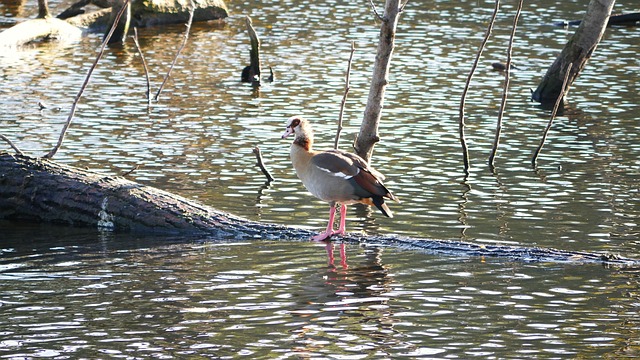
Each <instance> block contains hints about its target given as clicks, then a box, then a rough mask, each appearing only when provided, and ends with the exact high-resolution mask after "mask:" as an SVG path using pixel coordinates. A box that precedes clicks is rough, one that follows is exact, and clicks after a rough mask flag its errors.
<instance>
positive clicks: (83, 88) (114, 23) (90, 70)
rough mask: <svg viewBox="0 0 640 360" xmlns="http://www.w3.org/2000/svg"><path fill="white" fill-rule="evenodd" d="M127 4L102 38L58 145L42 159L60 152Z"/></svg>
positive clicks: (127, 0)
mask: <svg viewBox="0 0 640 360" xmlns="http://www.w3.org/2000/svg"><path fill="white" fill-rule="evenodd" d="M128 4H129V0H124V5H123V6H122V9H120V12H118V15H117V16H116V19H115V21H114V22H113V25H112V26H111V30H110V31H109V33H108V34H107V36H105V37H104V40H103V41H102V46H100V50H99V51H98V56H96V60H95V61H94V62H93V64H91V67H90V68H89V71H88V72H87V76H86V77H85V78H84V82H83V83H82V86H81V87H80V91H78V94H77V95H76V98H75V99H74V100H73V104H71V111H70V112H69V116H68V117H67V122H66V123H65V124H64V127H63V128H62V131H61V132H60V137H59V138H58V143H57V144H56V146H54V147H53V149H51V151H49V152H48V153H47V154H46V155H45V156H44V158H46V159H51V158H52V157H53V156H54V155H55V154H56V153H57V152H58V150H60V147H61V146H62V142H63V141H64V137H65V135H66V134H67V130H69V127H70V126H71V120H73V116H74V115H75V114H76V108H77V107H78V102H80V98H81V97H82V94H83V93H84V90H85V89H86V88H87V85H89V80H91V75H92V74H93V70H95V69H96V66H98V61H100V59H102V55H103V54H104V48H105V47H106V46H107V43H109V40H110V39H111V36H112V35H113V32H114V31H115V29H116V26H117V24H118V22H119V21H120V17H122V14H124V12H125V11H126V10H127V8H128V6H127V5H128Z"/></svg>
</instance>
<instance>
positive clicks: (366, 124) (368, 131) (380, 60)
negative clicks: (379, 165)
mask: <svg viewBox="0 0 640 360" xmlns="http://www.w3.org/2000/svg"><path fill="white" fill-rule="evenodd" d="M400 8H401V3H400V0H386V1H385V5H384V15H383V16H382V26H381V28H380V40H379V42H378V50H377V54H376V60H375V63H374V65H373V77H372V79H371V87H370V88H369V97H368V99H367V106H366V107H365V109H364V118H363V119H362V125H360V132H359V133H358V138H357V139H356V142H355V145H354V148H355V151H356V153H357V154H358V155H360V156H361V157H362V158H363V159H365V160H366V161H367V162H370V161H371V156H372V155H373V147H374V146H375V144H376V143H377V142H378V141H380V135H379V134H378V124H379V123H380V118H381V116H382V108H383V105H384V94H385V90H386V88H387V85H388V84H389V67H390V64H391V55H392V54H393V48H394V43H395V37H396V27H397V26H398V19H399V18H400Z"/></svg>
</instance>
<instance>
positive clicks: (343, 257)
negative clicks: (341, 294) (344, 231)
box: [325, 241, 349, 270]
mask: <svg viewBox="0 0 640 360" xmlns="http://www.w3.org/2000/svg"><path fill="white" fill-rule="evenodd" d="M325 243H326V245H325V249H326V250H327V265H329V267H330V268H334V269H335V268H336V267H337V266H336V265H335V264H334V262H335V255H334V253H333V248H334V244H333V242H331V241H325ZM338 247H339V248H340V266H341V267H342V268H343V269H345V270H346V269H348V268H349V265H347V251H346V244H345V243H340V244H339V246H338Z"/></svg>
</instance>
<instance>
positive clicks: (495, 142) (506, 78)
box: [489, 0, 523, 170]
mask: <svg viewBox="0 0 640 360" xmlns="http://www.w3.org/2000/svg"><path fill="white" fill-rule="evenodd" d="M522 2H523V0H520V1H519V2H518V9H517V10H516V15H515V16H514V17H513V28H512V29H511V38H510V39H509V47H508V48H507V63H506V69H505V71H504V87H503V90H502V102H501V103H500V112H498V122H497V124H496V135H495V138H494V140H493V148H492V149H491V155H489V167H490V168H491V169H492V170H493V168H494V162H495V159H496V153H497V152H498V144H499V143H500V133H501V132H502V116H503V114H504V109H505V108H506V106H507V97H508V96H509V75H510V74H511V50H512V49H513V39H514V37H515V35H516V27H517V26H518V19H519V18H520V12H521V11H522Z"/></svg>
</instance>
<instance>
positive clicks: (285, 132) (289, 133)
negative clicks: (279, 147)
mask: <svg viewBox="0 0 640 360" xmlns="http://www.w3.org/2000/svg"><path fill="white" fill-rule="evenodd" d="M291 134H293V129H292V128H291V126H287V129H286V130H285V131H284V133H283V134H282V139H284V138H286V137H287V136H289V135H291Z"/></svg>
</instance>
